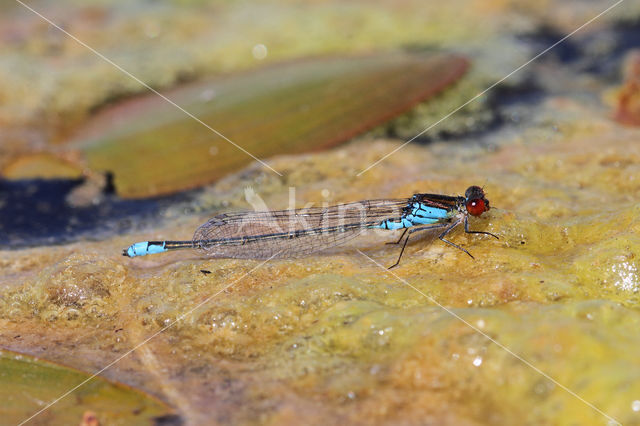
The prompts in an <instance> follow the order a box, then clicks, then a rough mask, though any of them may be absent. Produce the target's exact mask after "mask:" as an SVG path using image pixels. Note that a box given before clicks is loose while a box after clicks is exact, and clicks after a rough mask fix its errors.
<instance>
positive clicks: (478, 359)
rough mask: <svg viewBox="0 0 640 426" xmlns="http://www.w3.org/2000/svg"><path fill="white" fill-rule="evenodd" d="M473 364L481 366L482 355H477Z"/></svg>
mask: <svg viewBox="0 0 640 426" xmlns="http://www.w3.org/2000/svg"><path fill="white" fill-rule="evenodd" d="M473 365H475V366H476V367H480V366H481V365H482V357H481V356H477V357H475V358H474V359H473Z"/></svg>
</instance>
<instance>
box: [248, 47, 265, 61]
mask: <svg viewBox="0 0 640 426" xmlns="http://www.w3.org/2000/svg"><path fill="white" fill-rule="evenodd" d="M251 53H252V54H253V57H254V58H256V59H258V60H262V59H264V58H266V57H267V53H268V52H267V46H265V45H264V44H262V43H260V44H256V45H255V46H253V49H251Z"/></svg>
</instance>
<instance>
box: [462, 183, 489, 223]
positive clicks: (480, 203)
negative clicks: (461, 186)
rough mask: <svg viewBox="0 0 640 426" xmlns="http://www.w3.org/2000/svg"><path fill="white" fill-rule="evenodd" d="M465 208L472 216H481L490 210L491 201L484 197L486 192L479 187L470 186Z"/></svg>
mask: <svg viewBox="0 0 640 426" xmlns="http://www.w3.org/2000/svg"><path fill="white" fill-rule="evenodd" d="M464 198H465V207H466V209H467V212H468V213H469V214H470V215H472V216H480V215H481V214H482V213H484V212H486V211H488V210H489V200H487V199H486V198H485V197H484V191H483V189H482V188H480V187H479V186H470V187H469V188H467V190H466V191H465V193H464Z"/></svg>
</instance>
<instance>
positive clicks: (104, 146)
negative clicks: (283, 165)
mask: <svg viewBox="0 0 640 426" xmlns="http://www.w3.org/2000/svg"><path fill="white" fill-rule="evenodd" d="M467 68H468V62H467V60H466V59H464V58H462V57H459V56H454V55H449V54H429V55H425V54H415V53H401V52H395V53H385V54H376V55H368V56H358V57H337V58H321V59H314V60H307V61H296V62H290V63H286V64H280V65H275V66H271V67H267V68H263V69H259V70H256V71H253V72H248V73H243V74H241V75H231V76H227V77H224V78H219V79H216V80H214V81H211V82H203V83H197V84H193V85H190V86H187V87H183V88H180V89H177V90H175V91H173V92H172V93H168V94H167V96H168V97H169V98H170V99H171V100H173V101H174V102H175V103H177V104H178V105H180V106H181V107H183V108H184V109H185V110H187V111H189V112H190V113H192V114H193V115H195V116H196V117H198V118H199V119H200V120H202V121H203V122H204V123H206V124H207V125H209V126H211V127H212V128H214V129H216V130H218V131H219V132H220V133H222V134H223V135H225V136H226V137H228V138H229V139H230V140H231V141H233V142H234V143H236V144H237V145H239V146H241V147H242V148H244V149H245V150H246V151H248V152H249V153H251V154H253V155H254V156H256V157H257V158H260V159H267V158H269V157H271V156H273V155H277V154H295V153H301V152H308V151H313V150H320V149H325V148H328V147H331V146H335V145H337V144H339V143H342V142H345V141H347V140H349V139H351V138H353V137H354V136H357V135H358V134H361V133H362V132H364V131H366V130H369V129H371V128H373V127H375V126H377V125H379V124H381V123H384V122H385V121H387V120H389V119H391V118H393V117H395V116H397V115H399V114H401V113H403V112H405V111H407V110H408V109H410V108H411V107H413V106H414V105H416V104H417V103H419V102H421V101H423V100H425V99H427V98H429V97H430V96H433V95H434V94H436V93H438V92H439V91H441V90H442V89H443V88H444V87H446V86H447V85H448V84H450V83H452V82H454V81H455V80H457V79H458V78H459V77H460V76H461V75H462V74H463V73H464V72H465V71H466V69H467ZM82 134H83V136H81V137H79V138H78V139H77V142H76V145H75V147H76V148H78V149H79V150H80V151H81V152H84V154H85V155H86V159H87V162H88V166H89V168H90V169H92V170H97V171H101V172H111V173H113V177H114V184H115V188H116V191H117V192H118V194H119V195H121V196H123V197H150V196H155V195H161V194H169V193H173V192H177V191H180V190H184V189H189V188H194V187H197V186H201V185H203V184H207V183H210V182H212V181H215V180H216V179H219V178H221V177H223V176H225V175H227V174H229V173H231V172H233V171H236V170H238V169H240V168H241V167H243V166H245V165H246V164H248V163H249V162H251V161H253V159H252V158H251V156H249V155H248V154H246V153H245V152H242V150H240V149H239V148H237V147H235V146H234V145H233V144H232V143H230V142H228V141H226V140H224V139H223V138H221V137H220V136H218V135H216V134H215V133H214V132H212V131H211V130H209V129H207V128H206V127H205V126H203V125H202V124H201V123H198V122H197V121H196V120H194V119H193V118H191V117H189V116H188V115H187V114H185V113H184V112H182V111H180V110H179V109H178V108H176V107H174V106H172V105H171V104H169V103H168V102H166V101H164V100H163V99H161V98H160V97H158V96H156V95H149V96H147V97H144V98H141V99H136V100H132V101H129V102H125V103H123V104H120V105H119V106H116V107H114V108H111V109H108V110H105V111H103V112H102V113H100V114H98V116H97V117H96V118H95V119H94V120H93V121H92V122H91V123H90V124H89V125H88V126H87V128H86V129H85V130H84V131H83V132H82Z"/></svg>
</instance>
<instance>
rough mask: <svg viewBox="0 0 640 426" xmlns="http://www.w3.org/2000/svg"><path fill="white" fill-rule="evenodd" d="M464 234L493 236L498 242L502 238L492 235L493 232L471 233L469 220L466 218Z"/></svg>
mask: <svg viewBox="0 0 640 426" xmlns="http://www.w3.org/2000/svg"><path fill="white" fill-rule="evenodd" d="M464 232H466V233H467V234H484V235H491V236H492V237H493V238H495V239H496V240H499V239H500V238H498V236H497V235H495V234H492V233H491V232H484V231H469V218H468V217H466V216H465V218H464ZM471 257H473V256H471Z"/></svg>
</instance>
